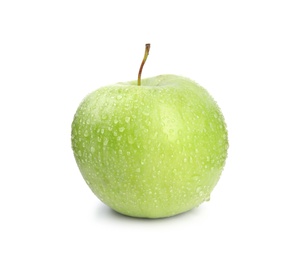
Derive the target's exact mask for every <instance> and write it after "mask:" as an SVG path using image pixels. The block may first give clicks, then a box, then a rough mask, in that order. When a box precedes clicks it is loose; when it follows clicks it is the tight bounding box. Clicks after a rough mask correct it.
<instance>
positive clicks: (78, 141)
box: [71, 44, 228, 218]
mask: <svg viewBox="0 0 306 260" xmlns="http://www.w3.org/2000/svg"><path fill="white" fill-rule="evenodd" d="M149 48H150V45H149V44H147V45H146V51H145V56H144V59H143V62H142V64H141V67H140V70H139V74H138V80H137V81H130V82H124V83H117V84H113V85H109V86H105V87H102V88H99V89H97V90H96V91H93V92H92V93H91V94H89V95H88V96H87V97H85V99H84V100H83V101H82V102H81V104H80V106H79V107H78V109H77V111H76V113H75V116H74V119H73V123H72V134H71V140H72V149H73V152H74V156H75V159H76V162H77V165H78V167H79V169H80V172H81V174H82V175H83V178H84V179H85V181H86V182H87V184H88V186H89V187H90V189H91V190H92V192H93V193H94V194H95V195H96V196H97V197H98V198H99V199H100V200H101V201H102V202H104V203H105V204H106V205H108V206H109V207H110V208H112V209H113V210H115V211H117V212H119V213H121V214H124V215H128V216H133V217H142V218H162V217H169V216H173V215H176V214H179V213H182V212H186V211H188V210H190V209H192V208H195V207H197V206H199V205H200V204H201V203H202V202H204V201H208V200H209V199H210V195H211V192H212V191H213V189H214V187H215V185H216V184H217V182H218V180H219V178H220V175H221V172H222V170H223V168H224V165H225V161H226V157H227V149H228V135H227V129H226V124H225V121H224V117H223V115H222V112H221V110H220V108H219V107H218V105H217V103H216V102H215V100H214V99H213V98H212V96H211V95H210V94H209V93H208V92H207V91H206V90H205V89H204V88H203V87H201V86H200V85H198V84H197V83H195V82H194V81H192V80H190V79H188V78H185V77H181V76H176V75H160V76H156V77H152V78H146V79H141V73H142V68H143V65H144V63H145V61H146V58H147V56H148V54H149Z"/></svg>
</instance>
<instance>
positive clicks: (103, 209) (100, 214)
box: [95, 203, 207, 223]
mask: <svg viewBox="0 0 306 260" xmlns="http://www.w3.org/2000/svg"><path fill="white" fill-rule="evenodd" d="M203 210H204V215H203ZM206 211H207V208H206V205H205V203H204V205H201V210H200V209H199V207H197V208H193V209H191V210H189V211H186V212H182V213H180V214H177V215H174V216H170V217H163V218H141V217H131V216H127V215H123V214H121V213H119V212H117V211H115V210H113V209H111V208H110V207H108V206H106V205H105V204H103V203H99V205H98V206H97V210H96V213H95V215H96V217H97V219H98V220H101V219H103V220H105V219H111V220H115V221H120V222H122V221H125V222H149V223H156V222H168V221H177V220H181V219H187V218H195V217H198V216H199V215H202V217H205V216H206V215H207V214H206V213H207V212H206Z"/></svg>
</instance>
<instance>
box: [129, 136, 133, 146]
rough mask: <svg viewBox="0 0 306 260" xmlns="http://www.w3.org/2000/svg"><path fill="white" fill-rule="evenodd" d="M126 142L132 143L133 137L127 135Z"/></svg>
mask: <svg viewBox="0 0 306 260" xmlns="http://www.w3.org/2000/svg"><path fill="white" fill-rule="evenodd" d="M128 142H129V144H133V143H134V138H133V137H132V136H131V135H129V136H128Z"/></svg>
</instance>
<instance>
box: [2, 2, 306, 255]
mask: <svg viewBox="0 0 306 260" xmlns="http://www.w3.org/2000/svg"><path fill="white" fill-rule="evenodd" d="M305 14H306V4H305V1H302V0H301V1H297V0H290V1H289V0H288V1H282V0H278V1H276V0H275V1H273V0H256V1H243V0H240V1H239V0H233V1H225V0H224V1H221V0H216V1H193V0H188V1H179V0H177V1H166V0H164V1H159V0H155V1H151V2H150V1H134V0H130V1H123V0H121V1H119V0H117V1H116V0H114V1H103V0H100V1H91V0H89V1H76V0H74V1H65V0H61V1H57V0H53V1H34V0H28V1H5V0H4V1H1V2H0V124H1V125H0V165H1V168H0V203H1V204H0V210H1V213H0V240H1V241H0V245H1V249H0V259H76V257H78V259H280V258H282V259H306V248H305V247H306V225H305V221H306V213H305V211H306V209H305V207H306V203H305V199H306V178H305V175H306V166H305V160H306V158H305V157H306V138H305V133H306V126H305V120H306V117H305V111H306V102H305V97H306V95H305V88H306V15H305ZM147 42H150V43H151V52H150V55H149V58H148V60H147V63H146V65H145V67H144V70H143V77H149V76H155V75H159V74H164V73H173V74H178V75H182V76H186V77H189V78H191V79H193V80H195V81H197V82H198V83H200V84H201V85H203V86H204V87H205V88H206V89H207V90H208V91H209V92H210V93H211V94H212V95H213V96H214V98H215V99H216V100H217V102H218V104H219V106H220V107H221V109H222V111H223V113H224V116H225V118H226V122H227V125H228V131H229V141H230V149H229V156H228V160H227V164H226V167H225V170H224V172H223V175H222V177H221V179H220V182H219V183H218V185H217V187H216V188H215V190H214V192H213V194H212V197H211V201H210V202H208V203H205V204H203V205H201V206H200V207H198V208H197V209H194V210H192V211H190V212H188V213H185V214H182V215H178V216H176V217H172V218H167V219H160V220H144V219H134V218H129V217H124V216H121V215H119V214H116V213H114V212H113V211H111V210H110V209H109V208H108V207H106V206H105V205H103V204H102V203H101V202H100V201H99V200H98V199H97V198H96V197H95V196H94V195H93V194H92V193H91V191H90V190H89V188H88V187H87V185H86V183H85V182H84V180H83V179H82V177H81V174H80V173H79V170H78V168H77V166H76V163H75V161H74V158H73V154H72V150H71V146H70V126H71V122H72V119H73V115H74V112H75V110H76V109H77V106H78V105H79V103H80V101H81V100H82V99H83V97H84V96H85V95H86V94H88V93H89V92H91V91H93V90H95V89H97V88H98V87H100V86H103V85H108V84H111V83H116V82H118V81H127V80H133V79H136V76H137V73H138V68H139V65H140V62H141V59H142V56H143V53H144V45H145V43H147Z"/></svg>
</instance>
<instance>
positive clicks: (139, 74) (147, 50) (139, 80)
mask: <svg viewBox="0 0 306 260" xmlns="http://www.w3.org/2000/svg"><path fill="white" fill-rule="evenodd" d="M149 51H150V43H147V44H146V50H145V54H144V56H143V60H142V62H141V65H140V68H139V72H138V86H140V85H141V73H142V68H143V65H144V64H145V63H146V60H147V58H148V55H149Z"/></svg>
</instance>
